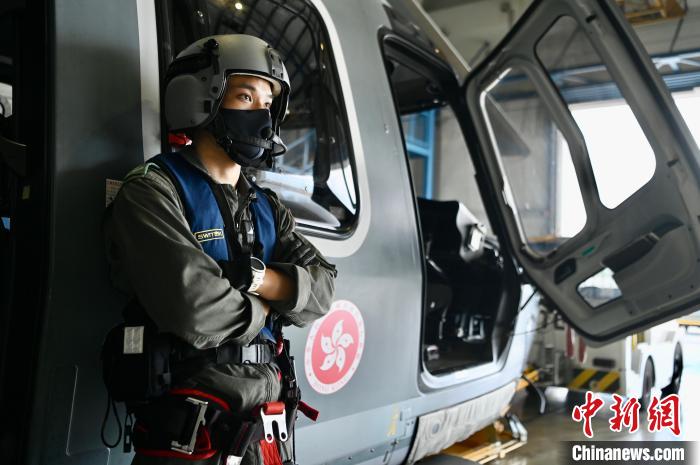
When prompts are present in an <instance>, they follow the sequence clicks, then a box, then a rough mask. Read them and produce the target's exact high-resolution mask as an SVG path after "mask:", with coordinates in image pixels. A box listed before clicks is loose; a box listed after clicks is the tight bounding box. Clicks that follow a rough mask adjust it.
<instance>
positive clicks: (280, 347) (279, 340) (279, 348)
mask: <svg viewBox="0 0 700 465" xmlns="http://www.w3.org/2000/svg"><path fill="white" fill-rule="evenodd" d="M275 350H276V351H277V356H278V357H279V356H280V355H282V351H283V350H284V339H282V336H279V337H278V338H277V346H276V347H275Z"/></svg>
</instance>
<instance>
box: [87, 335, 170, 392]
mask: <svg viewBox="0 0 700 465" xmlns="http://www.w3.org/2000/svg"><path fill="white" fill-rule="evenodd" d="M172 347H173V341H172V336H171V335H169V334H166V333H159V332H158V331H157V329H156V328H155V327H154V326H152V325H149V324H143V325H140V326H138V325H134V324H127V323H122V324H120V325H118V326H115V327H114V328H112V329H111V330H110V331H109V333H107V337H106V338H105V342H104V345H103V346H102V356H101V358H102V378H103V380H104V383H105V386H106V387H107V392H109V394H110V396H111V397H112V399H114V400H115V401H118V402H145V401H148V400H151V399H154V398H156V397H159V396H161V395H163V394H165V393H166V392H167V391H168V390H169V389H170V386H171V383H172V380H171V378H172V375H171V367H170V354H171V351H172Z"/></svg>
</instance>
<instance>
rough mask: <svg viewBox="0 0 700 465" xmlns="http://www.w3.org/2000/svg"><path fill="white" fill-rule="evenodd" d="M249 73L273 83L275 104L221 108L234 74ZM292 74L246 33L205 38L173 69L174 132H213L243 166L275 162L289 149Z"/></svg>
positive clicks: (169, 107)
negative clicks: (285, 127)
mask: <svg viewBox="0 0 700 465" xmlns="http://www.w3.org/2000/svg"><path fill="white" fill-rule="evenodd" d="M234 74H244V75H252V76H258V77H261V78H263V79H265V80H267V81H269V82H270V84H271V87H272V95H273V102H272V105H271V107H270V109H269V111H268V110H267V109H265V110H227V109H221V110H220V106H221V102H222V100H223V96H224V94H225V92H226V83H227V79H228V77H229V76H231V75H234ZM289 93H290V86H289V76H288V74H287V70H286V68H285V66H284V63H283V62H282V57H281V56H280V54H279V53H278V52H277V51H276V50H275V49H273V48H272V47H271V46H270V45H269V44H268V43H267V42H265V41H264V40H262V39H259V38H257V37H254V36H250V35H246V34H227V35H214V36H210V37H205V38H203V39H200V40H198V41H196V42H194V43H193V44H191V45H190V46H188V47H187V48H185V49H184V50H183V51H182V52H180V53H179V54H178V55H177V57H176V58H175V60H174V61H173V62H172V63H171V64H170V66H169V67H168V71H167V74H166V85H165V119H166V121H167V123H168V127H169V130H170V131H173V132H179V131H185V132H188V131H191V130H193V129H195V128H205V129H207V130H209V131H210V132H211V133H212V134H213V136H214V138H215V139H216V142H217V143H218V144H219V145H220V146H221V147H222V148H223V149H224V150H225V151H226V153H228V155H229V156H230V157H231V158H232V159H234V160H235V161H236V162H238V163H240V164H241V165H243V166H254V167H259V166H262V165H263V164H264V163H265V162H267V164H268V166H270V165H271V164H272V159H273V157H275V156H279V155H282V154H283V153H284V152H285V151H286V147H285V145H284V143H283V142H282V140H281V139H280V137H279V126H280V124H281V122H282V121H283V120H284V117H285V114H286V112H287V105H288V103H289Z"/></svg>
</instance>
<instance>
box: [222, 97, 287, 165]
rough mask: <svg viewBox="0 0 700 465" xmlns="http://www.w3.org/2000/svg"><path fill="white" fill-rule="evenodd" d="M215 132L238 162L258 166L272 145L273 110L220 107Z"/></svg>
mask: <svg viewBox="0 0 700 465" xmlns="http://www.w3.org/2000/svg"><path fill="white" fill-rule="evenodd" d="M212 133H213V134H214V137H215V138H216V142H217V143H218V144H219V145H221V147H222V148H223V149H224V150H225V151H226V153H228V155H229V156H230V157H231V158H232V159H233V161H235V162H236V163H238V164H240V165H242V166H257V165H259V164H260V163H261V162H262V161H263V159H264V155H265V149H268V150H269V149H271V148H272V147H273V142H272V139H273V136H274V135H275V134H274V132H273V130H272V117H271V116H270V110H267V109H261V110H231V109H228V108H220V109H219V114H218V115H217V118H216V119H215V121H214V124H213V127H212Z"/></svg>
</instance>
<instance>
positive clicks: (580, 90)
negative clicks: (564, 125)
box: [536, 16, 656, 209]
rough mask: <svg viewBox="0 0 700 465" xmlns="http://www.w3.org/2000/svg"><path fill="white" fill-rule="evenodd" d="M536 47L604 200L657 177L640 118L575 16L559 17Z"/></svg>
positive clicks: (616, 201) (611, 202)
mask: <svg viewBox="0 0 700 465" xmlns="http://www.w3.org/2000/svg"><path fill="white" fill-rule="evenodd" d="M536 51H537V56H538V58H539V59H540V61H541V63H542V65H543V66H544V67H545V69H546V70H547V73H549V76H550V78H551V79H552V82H554V85H555V86H556V87H557V89H558V90H559V92H560V94H561V96H562V98H563V99H564V101H565V102H566V104H567V106H568V108H569V111H570V112H571V115H572V116H573V118H574V120H575V121H576V124H578V126H579V129H580V130H581V133H582V134H583V137H584V139H585V141H586V148H587V150H588V156H589V157H590V161H591V167H592V168H593V174H594V175H595V180H596V185H597V187H598V196H599V197H600V201H601V203H602V204H603V205H605V206H606V207H607V208H610V209H612V208H615V207H617V206H618V205H620V204H621V203H622V202H624V201H625V200H626V199H627V198H629V197H630V196H631V195H632V194H634V193H635V192H636V191H638V190H639V189H640V188H641V187H642V186H644V185H645V184H646V183H647V182H649V180H651V178H652V177H653V176H654V171H655V167H656V158H655V156H654V152H653V150H652V148H651V146H650V145H649V142H648V141H647V138H646V136H645V135H644V132H643V131H642V128H641V127H640V126H639V122H638V121H637V118H636V117H635V116H634V113H632V110H631V109H630V107H629V105H628V104H627V102H626V101H625V99H624V98H623V97H622V93H621V92H620V89H619V88H618V86H617V83H616V82H615V80H614V79H613V77H612V76H611V75H610V73H609V72H608V69H607V67H606V66H605V65H604V64H603V63H602V60H601V58H600V56H599V55H598V53H597V52H596V51H595V49H594V48H593V45H592V44H591V42H590V41H589V40H588V39H587V38H586V36H585V34H584V32H583V31H582V30H581V29H580V26H579V25H578V23H577V22H576V20H574V19H573V18H571V17H568V16H564V17H561V18H559V19H558V20H557V21H556V23H554V25H553V26H552V27H551V28H550V29H549V31H547V33H546V34H545V35H544V36H543V37H542V39H541V40H540V41H539V43H538V44H537V47H536ZM622 173H624V176H622V175H621V174H622Z"/></svg>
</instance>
